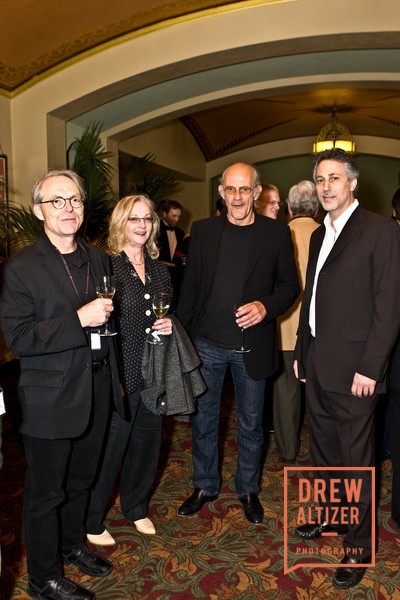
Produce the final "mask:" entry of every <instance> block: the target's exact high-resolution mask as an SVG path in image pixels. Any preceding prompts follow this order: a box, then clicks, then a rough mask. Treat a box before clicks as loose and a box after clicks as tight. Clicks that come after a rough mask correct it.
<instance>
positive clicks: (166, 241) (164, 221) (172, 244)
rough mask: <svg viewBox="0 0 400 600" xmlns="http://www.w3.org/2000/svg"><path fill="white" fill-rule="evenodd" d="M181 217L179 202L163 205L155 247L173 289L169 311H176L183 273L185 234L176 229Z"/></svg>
mask: <svg viewBox="0 0 400 600" xmlns="http://www.w3.org/2000/svg"><path fill="white" fill-rule="evenodd" d="M181 216H182V205H181V204H180V202H178V201H176V200H167V201H166V202H165V203H164V204H163V208H162V215H161V219H160V233H159V236H158V241H157V245H158V247H159V249H160V255H159V257H158V258H159V260H160V261H161V262H163V263H164V265H165V266H166V267H167V268H168V271H169V274H170V276H171V283H172V287H173V288H174V296H173V298H172V302H171V308H170V310H171V311H173V310H175V309H176V305H177V303H178V299H179V292H180V289H181V285H182V278H183V272H184V264H183V257H184V255H185V254H186V252H185V247H184V242H183V240H184V237H185V232H184V231H183V229H180V228H179V227H178V223H179V219H180V218H181Z"/></svg>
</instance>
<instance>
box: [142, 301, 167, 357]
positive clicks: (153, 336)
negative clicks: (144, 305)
mask: <svg viewBox="0 0 400 600" xmlns="http://www.w3.org/2000/svg"><path fill="white" fill-rule="evenodd" d="M170 304H171V297H170V295H169V294H168V293H167V292H156V293H155V294H154V296H153V299H152V306H153V312H154V314H155V315H156V318H157V319H162V318H163V316H164V315H166V314H167V312H168V310H169V307H170ZM159 335H160V333H159V332H158V331H155V330H153V331H151V332H150V333H149V336H148V338H147V342H148V343H149V344H153V345H155V346H162V345H163V342H162V341H161V340H160V338H159Z"/></svg>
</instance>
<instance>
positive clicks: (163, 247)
mask: <svg viewBox="0 0 400 600" xmlns="http://www.w3.org/2000/svg"><path fill="white" fill-rule="evenodd" d="M174 229H175V235H176V242H177V244H176V250H175V252H183V238H184V237H185V232H184V231H183V229H180V228H179V227H174ZM157 246H158V247H159V249H160V256H159V257H158V259H159V260H162V261H163V262H174V261H173V260H171V254H170V251H169V243H168V234H167V228H166V226H165V224H164V221H163V220H162V219H160V233H159V236H158V240H157Z"/></svg>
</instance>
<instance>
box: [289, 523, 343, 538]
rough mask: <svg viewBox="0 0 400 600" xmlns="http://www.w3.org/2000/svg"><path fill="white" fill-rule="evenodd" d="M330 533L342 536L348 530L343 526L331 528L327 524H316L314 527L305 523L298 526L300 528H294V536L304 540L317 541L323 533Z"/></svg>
mask: <svg viewBox="0 0 400 600" xmlns="http://www.w3.org/2000/svg"><path fill="white" fill-rule="evenodd" d="M331 531H335V532H336V533H338V534H340V535H344V534H345V533H348V531H349V529H348V527H346V526H344V525H342V526H339V527H331V525H328V523H316V524H314V525H313V524H311V523H307V524H306V525H300V527H296V529H295V532H296V534H297V535H298V536H299V537H302V538H304V539H306V540H317V539H318V538H320V537H321V536H322V534H323V533H330V532H331Z"/></svg>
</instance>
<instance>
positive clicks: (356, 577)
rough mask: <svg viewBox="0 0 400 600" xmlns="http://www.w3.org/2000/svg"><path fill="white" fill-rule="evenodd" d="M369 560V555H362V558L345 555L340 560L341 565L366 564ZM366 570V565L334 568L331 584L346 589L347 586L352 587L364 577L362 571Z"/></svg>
mask: <svg viewBox="0 0 400 600" xmlns="http://www.w3.org/2000/svg"><path fill="white" fill-rule="evenodd" d="M370 562H371V557H370V556H364V557H363V558H360V557H357V558H354V557H353V556H348V555H346V556H345V557H344V558H343V559H342V560H341V561H340V564H341V565H358V564H360V563H362V564H368V563H370ZM366 570H367V567H351V568H346V567H339V568H338V569H336V572H335V575H334V576H333V581H332V583H333V585H334V586H335V587H337V588H340V589H342V590H347V589H348V588H351V587H354V586H355V585H358V584H359V583H360V581H361V579H362V578H363V577H364V573H365V571H366Z"/></svg>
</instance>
